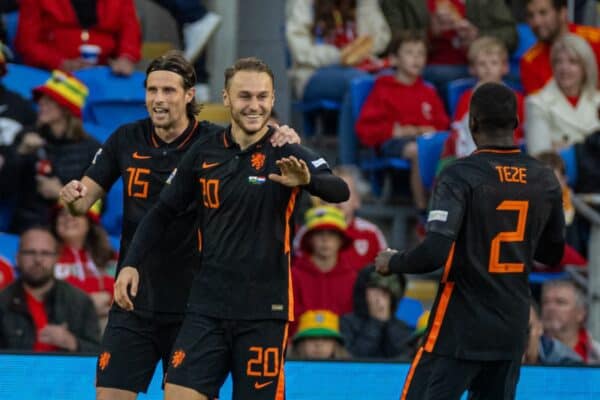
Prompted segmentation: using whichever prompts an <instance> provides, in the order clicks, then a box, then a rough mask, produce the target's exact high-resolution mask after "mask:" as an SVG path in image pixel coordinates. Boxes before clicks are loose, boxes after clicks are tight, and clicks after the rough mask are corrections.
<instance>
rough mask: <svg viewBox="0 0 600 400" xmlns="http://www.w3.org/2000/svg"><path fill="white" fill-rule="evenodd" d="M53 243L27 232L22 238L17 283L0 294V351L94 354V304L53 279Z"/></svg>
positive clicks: (44, 233) (41, 232)
mask: <svg viewBox="0 0 600 400" xmlns="http://www.w3.org/2000/svg"><path fill="white" fill-rule="evenodd" d="M57 250H58V244H57V242H56V239H55V238H54V236H53V235H52V233H51V232H50V231H49V230H47V229H43V228H31V229H29V230H27V231H25V232H24V233H23V234H22V235H21V240H20V243H19V252H18V253H17V266H18V269H19V271H20V276H19V279H17V280H16V281H15V282H13V283H12V284H11V285H10V286H8V287H7V288H6V289H4V290H3V291H2V292H0V348H7V349H14V350H17V349H18V350H33V351H42V352H48V351H69V352H95V351H98V350H99V339H100V332H99V328H98V318H97V317H96V312H95V310H94V305H93V304H92V301H91V300H90V299H89V297H88V296H87V295H86V294H85V293H83V292H82V291H80V290H79V289H77V288H74V287H73V286H71V285H69V284H67V283H64V282H61V281H57V280H56V279H55V278H54V273H53V270H54V265H55V263H56V260H57Z"/></svg>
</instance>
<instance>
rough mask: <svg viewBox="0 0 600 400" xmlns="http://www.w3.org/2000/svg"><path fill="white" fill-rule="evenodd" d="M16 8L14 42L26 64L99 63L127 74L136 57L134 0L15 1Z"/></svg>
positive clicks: (70, 66) (72, 67) (73, 66)
mask: <svg viewBox="0 0 600 400" xmlns="http://www.w3.org/2000/svg"><path fill="white" fill-rule="evenodd" d="M19 12H20V14H19V26H18V28H17V37H16V40H15V46H16V48H17V51H18V52H19V54H20V55H21V57H22V59H23V62H24V63H25V64H27V65H31V66H34V67H38V68H43V69H48V70H52V69H61V70H63V71H76V70H79V69H82V68H85V67H89V66H92V65H95V64H100V65H110V66H111V68H112V70H113V72H114V73H115V74H119V75H130V74H131V73H132V72H133V70H134V67H135V63H136V62H138V61H139V60H140V56H141V54H140V51H141V45H142V42H141V37H142V33H141V29H140V24H139V21H138V17H137V14H136V11H135V4H134V0H20V9H19ZM82 46H84V47H82Z"/></svg>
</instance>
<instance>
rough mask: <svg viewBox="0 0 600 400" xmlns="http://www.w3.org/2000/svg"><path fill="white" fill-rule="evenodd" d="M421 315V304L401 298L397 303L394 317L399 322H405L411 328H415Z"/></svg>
mask: <svg viewBox="0 0 600 400" xmlns="http://www.w3.org/2000/svg"><path fill="white" fill-rule="evenodd" d="M421 314H423V304H421V302H420V301H419V300H415V299H411V298H410V297H403V298H402V299H401V300H400V302H399V303H398V309H397V310H396V317H397V318H398V319H399V320H401V321H404V322H406V324H407V325H408V326H410V327H411V328H415V327H416V326H417V320H418V319H419V317H420V316H421Z"/></svg>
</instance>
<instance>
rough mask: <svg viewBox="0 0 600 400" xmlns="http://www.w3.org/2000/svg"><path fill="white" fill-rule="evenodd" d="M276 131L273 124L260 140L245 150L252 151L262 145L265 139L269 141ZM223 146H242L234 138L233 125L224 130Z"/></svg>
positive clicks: (227, 147)
mask: <svg viewBox="0 0 600 400" xmlns="http://www.w3.org/2000/svg"><path fill="white" fill-rule="evenodd" d="M274 132H275V129H274V128H273V127H272V126H269V130H268V131H267V133H266V134H265V136H263V137H262V138H261V139H260V140H259V141H258V142H256V143H254V144H253V145H252V146H250V147H248V148H247V149H246V150H245V151H251V150H253V149H255V148H256V147H262V146H263V144H264V143H265V141H267V140H268V139H269V138H270V137H271V136H272V135H273V133H274ZM223 147H225V148H226V149H229V148H231V147H236V148H238V149H239V148H240V146H239V145H238V144H237V143H236V142H235V141H234V140H233V135H232V134H231V125H229V126H227V128H225V130H224V131H223Z"/></svg>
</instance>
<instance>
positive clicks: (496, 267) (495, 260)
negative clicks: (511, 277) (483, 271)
mask: <svg viewBox="0 0 600 400" xmlns="http://www.w3.org/2000/svg"><path fill="white" fill-rule="evenodd" d="M528 209H529V202H528V201H522V200H504V201H503V202H502V203H500V205H499V206H498V207H496V210H499V211H516V212H518V213H519V214H518V218H517V230H515V231H508V232H507V231H505V232H500V233H498V234H497V235H496V237H494V239H493V240H492V246H491V248H490V263H489V267H488V270H489V271H490V273H492V274H509V273H518V272H523V271H524V270H525V266H524V265H523V263H503V262H500V245H501V244H502V242H522V241H523V239H524V238H525V223H526V222H527V210H528Z"/></svg>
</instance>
